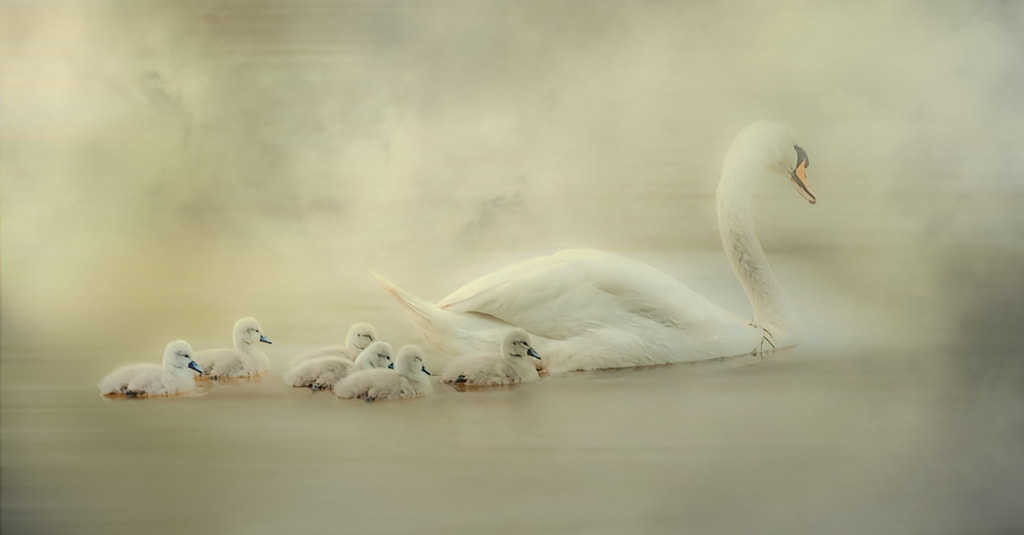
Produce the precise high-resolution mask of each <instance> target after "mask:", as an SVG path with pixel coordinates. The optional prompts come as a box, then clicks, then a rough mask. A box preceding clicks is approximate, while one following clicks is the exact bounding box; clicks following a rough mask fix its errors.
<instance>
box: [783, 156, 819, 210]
mask: <svg viewBox="0 0 1024 535" xmlns="http://www.w3.org/2000/svg"><path fill="white" fill-rule="evenodd" d="M806 168H807V160H806V159H802V160H800V162H799V163H797V164H796V169H794V170H793V172H792V173H790V174H789V179H790V180H791V181H792V182H793V187H795V188H796V191H797V192H799V193H800V195H801V196H803V198H804V199H807V202H809V203H811V204H814V203H816V202H818V199H817V198H816V197H815V196H814V192H812V191H811V188H809V187H807V174H806V171H805V169H806Z"/></svg>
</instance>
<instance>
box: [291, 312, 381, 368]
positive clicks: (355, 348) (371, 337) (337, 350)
mask: <svg viewBox="0 0 1024 535" xmlns="http://www.w3.org/2000/svg"><path fill="white" fill-rule="evenodd" d="M376 340H377V330H376V329H374V328H373V325H370V324H369V323H354V324H352V326H351V327H349V329H348V334H347V335H345V345H344V346H337V345H335V346H325V347H319V348H317V349H312V350H310V351H307V352H305V353H302V354H301V355H299V356H297V357H295V358H293V359H292V360H291V362H290V363H289V364H288V367H289V368H294V367H295V366H298V365H299V364H301V363H303V362H305V361H307V360H311V359H318V358H323V357H341V358H345V359H348V360H349V361H351V362H355V360H356V359H357V358H358V357H359V354H360V353H362V351H363V350H364V349H366V346H368V345H370V344H372V343H373V342H375V341H376Z"/></svg>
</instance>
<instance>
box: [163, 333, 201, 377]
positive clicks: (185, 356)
mask: <svg viewBox="0 0 1024 535" xmlns="http://www.w3.org/2000/svg"><path fill="white" fill-rule="evenodd" d="M192 359H193V353H192V346H191V345H189V343H188V342H186V341H184V340H175V341H173V342H171V343H169V344H167V347H165V348H164V369H165V370H167V371H169V372H175V371H185V370H188V369H190V368H191V369H193V370H195V371H196V373H199V374H202V373H203V369H202V368H200V367H199V365H198V364H196V361H195V360H192Z"/></svg>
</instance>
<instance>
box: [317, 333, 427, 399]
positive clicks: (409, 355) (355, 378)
mask: <svg viewBox="0 0 1024 535" xmlns="http://www.w3.org/2000/svg"><path fill="white" fill-rule="evenodd" d="M431 391H433V385H432V384H431V382H430V372H428V371H427V369H426V368H425V367H424V366H423V351H422V350H421V349H420V348H419V347H417V346H414V345H407V346H403V347H402V349H400V350H398V356H397V357H395V368H394V369H393V370H387V369H373V370H363V371H358V372H355V373H353V374H352V375H349V376H348V377H345V378H344V379H342V380H341V382H339V383H338V384H337V385H336V386H335V387H334V394H335V395H336V396H338V397H339V398H343V399H362V400H365V401H378V400H385V399H402V398H411V397H417V396H423V395H426V394H429V393H430V392H431Z"/></svg>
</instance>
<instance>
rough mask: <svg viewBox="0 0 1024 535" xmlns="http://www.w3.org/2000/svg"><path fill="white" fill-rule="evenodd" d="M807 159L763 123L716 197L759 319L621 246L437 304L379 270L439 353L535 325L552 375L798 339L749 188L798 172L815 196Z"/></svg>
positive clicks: (735, 150)
mask: <svg viewBox="0 0 1024 535" xmlns="http://www.w3.org/2000/svg"><path fill="white" fill-rule="evenodd" d="M807 166H808V159H807V154H806V152H804V150H803V149H802V148H801V147H799V146H798V145H797V144H796V141H795V139H794V137H793V134H792V132H791V131H790V130H789V129H788V128H787V127H785V126H783V125H779V124H775V123H763V122H762V123H755V124H753V125H751V126H748V127H747V128H746V129H744V130H743V131H742V132H740V134H739V135H738V136H737V137H736V139H735V141H733V143H732V145H731V146H730V147H729V150H728V151H727V153H726V156H725V160H724V162H723V164H722V175H721V179H720V181H719V183H718V190H717V194H716V201H717V210H718V224H719V232H720V235H721V239H722V245H723V247H724V249H725V253H726V256H727V257H728V260H729V263H730V264H731V266H732V270H733V273H734V274H735V276H736V278H737V279H739V281H740V284H741V285H742V286H743V289H744V290H745V291H746V294H747V297H748V298H749V299H750V302H751V305H752V306H753V310H754V319H753V321H749V320H745V319H743V318H740V317H739V316H737V315H735V314H733V313H731V312H728V311H726V310H724V309H722V308H720V307H719V306H717V305H715V304H713V303H711V302H710V301H708V300H707V299H705V298H703V297H701V296H700V295H698V294H696V293H695V292H694V291H693V290H691V289H690V288H688V287H687V286H686V285H685V284H683V283H681V282H679V281H678V280H676V279H674V278H672V277H670V276H668V275H666V274H665V273H662V272H661V271H658V270H657V269H655V268H653V267H650V266H648V265H646V264H642V263H640V262H637V261H634V260H629V259H627V258H623V257H620V256H617V255H614V254H612V253H607V252H603V251H596V250H588V249H571V250H566V251H561V252H558V253H555V254H552V255H550V256H544V257H539V258H534V259H531V260H526V261H524V262H520V263H518V264H514V265H512V266H509V267H507V268H505V269H502V270H499V271H497V272H494V273H491V274H489V275H486V276H483V277H481V278H479V279H477V280H475V281H473V282H470V283H469V284H467V285H465V286H463V287H462V288H460V289H458V290H456V291H455V292H453V293H452V294H451V295H449V296H448V297H446V298H444V299H442V300H441V301H440V302H439V303H438V304H437V305H434V304H431V303H429V302H427V301H425V300H423V299H420V298H418V297H416V296H415V295H413V294H411V293H408V292H406V291H404V290H402V289H400V288H399V287H397V286H395V285H394V284H392V283H391V282H389V281H387V280H386V279H384V278H383V277H380V276H379V275H376V274H375V276H377V278H378V279H380V280H381V282H382V283H383V285H384V289H385V290H386V291H387V292H388V293H390V294H391V295H393V296H394V297H395V298H396V299H397V300H398V302H399V303H400V304H401V305H403V306H404V307H405V308H406V309H407V310H408V311H410V312H411V317H412V318H413V320H414V322H415V323H416V325H417V326H418V327H419V329H420V331H421V332H422V334H423V336H424V338H425V340H426V341H427V343H429V344H430V345H432V346H433V347H434V348H435V349H436V350H437V351H438V352H439V353H441V354H447V355H451V354H465V353H471V352H478V351H487V350H488V349H489V348H491V347H494V346H495V345H497V344H498V341H499V340H500V339H501V337H502V336H503V335H504V333H505V332H507V330H508V328H509V326H516V327H521V328H523V329H524V330H526V331H527V332H528V333H529V334H530V336H531V337H532V340H533V342H534V347H536V348H537V349H538V351H540V352H541V354H542V355H544V360H545V363H546V365H547V367H548V370H549V372H550V373H552V374H557V373H564V372H568V371H574V370H590V369H601V368H619V367H631V366H645V365H653V364H666V363H673V362H686V361H695V360H702V359H708V358H717V357H728V356H735V355H742V354H747V353H751V352H754V351H758V350H759V348H763V349H769V348H779V347H785V346H791V345H795V344H796V343H797V341H798V340H797V337H796V333H795V332H794V323H795V320H794V318H793V315H792V307H791V306H790V304H789V299H788V298H787V296H786V294H785V292H784V291H783V289H782V286H781V285H780V284H779V281H778V279H777V278H776V277H775V275H774V273H773V272H772V270H771V267H770V266H769V265H768V262H767V259H766V257H765V254H764V251H763V250H762V248H761V245H760V242H759V241H758V239H757V234H756V232H755V231H754V223H753V219H752V217H751V211H750V200H751V193H750V187H749V186H750V185H751V183H752V182H753V181H754V180H759V179H761V178H776V177H778V178H788V179H789V180H790V181H792V183H793V186H794V187H795V188H796V190H797V191H798V192H799V193H800V195H802V196H803V197H804V198H805V199H806V200H807V201H808V202H810V203H811V204H813V203H814V202H815V201H816V199H815V197H814V194H813V193H811V190H810V189H809V188H808V186H807V177H806V174H805V169H806V167H807Z"/></svg>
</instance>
